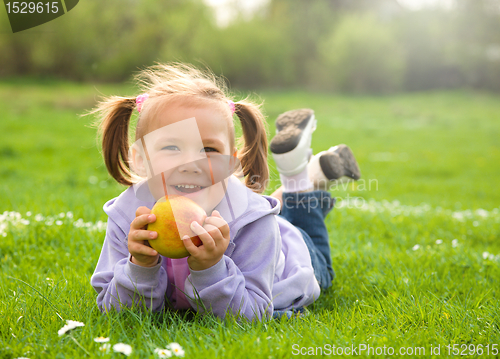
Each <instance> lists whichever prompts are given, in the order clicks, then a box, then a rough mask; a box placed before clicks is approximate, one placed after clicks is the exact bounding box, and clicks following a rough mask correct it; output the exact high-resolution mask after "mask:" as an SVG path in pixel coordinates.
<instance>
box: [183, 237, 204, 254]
mask: <svg viewBox="0 0 500 359" xmlns="http://www.w3.org/2000/svg"><path fill="white" fill-rule="evenodd" d="M182 242H183V243H184V247H186V250H187V251H188V252H189V254H191V255H192V256H196V255H197V254H198V251H199V250H200V249H199V248H198V247H196V245H195V244H194V243H193V241H192V240H191V238H189V236H188V235H185V236H184V237H182Z"/></svg>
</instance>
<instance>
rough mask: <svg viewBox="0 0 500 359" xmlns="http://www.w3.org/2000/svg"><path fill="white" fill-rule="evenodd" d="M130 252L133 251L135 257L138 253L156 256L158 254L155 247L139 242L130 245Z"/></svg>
mask: <svg viewBox="0 0 500 359" xmlns="http://www.w3.org/2000/svg"><path fill="white" fill-rule="evenodd" d="M129 252H131V253H132V255H133V256H134V257H135V256H137V255H138V254H141V255H144V256H151V257H154V256H156V255H157V254H158V252H157V251H156V250H154V249H153V248H151V247H148V246H146V245H144V244H142V243H139V242H136V243H131V244H130V246H129Z"/></svg>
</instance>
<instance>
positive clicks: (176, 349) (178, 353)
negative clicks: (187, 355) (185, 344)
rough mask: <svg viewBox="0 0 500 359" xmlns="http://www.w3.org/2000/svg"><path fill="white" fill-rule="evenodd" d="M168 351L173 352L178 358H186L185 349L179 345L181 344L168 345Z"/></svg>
mask: <svg viewBox="0 0 500 359" xmlns="http://www.w3.org/2000/svg"><path fill="white" fill-rule="evenodd" d="M167 349H169V350H170V351H172V353H174V355H175V356H176V357H183V356H184V349H182V347H181V346H180V345H179V343H170V344H169V345H167Z"/></svg>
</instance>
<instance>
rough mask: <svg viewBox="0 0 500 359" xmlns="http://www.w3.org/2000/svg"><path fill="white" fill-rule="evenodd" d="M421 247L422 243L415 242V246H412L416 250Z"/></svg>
mask: <svg viewBox="0 0 500 359" xmlns="http://www.w3.org/2000/svg"><path fill="white" fill-rule="evenodd" d="M419 248H420V245H418V244H415V245H414V246H413V248H412V249H413V250H414V251H416V250H418V249H419Z"/></svg>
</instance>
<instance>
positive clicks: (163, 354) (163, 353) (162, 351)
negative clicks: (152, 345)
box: [155, 348, 172, 358]
mask: <svg viewBox="0 0 500 359" xmlns="http://www.w3.org/2000/svg"><path fill="white" fill-rule="evenodd" d="M155 354H156V355H158V357H159V358H170V357H171V356H172V352H171V351H170V350H168V349H160V348H156V349H155Z"/></svg>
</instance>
